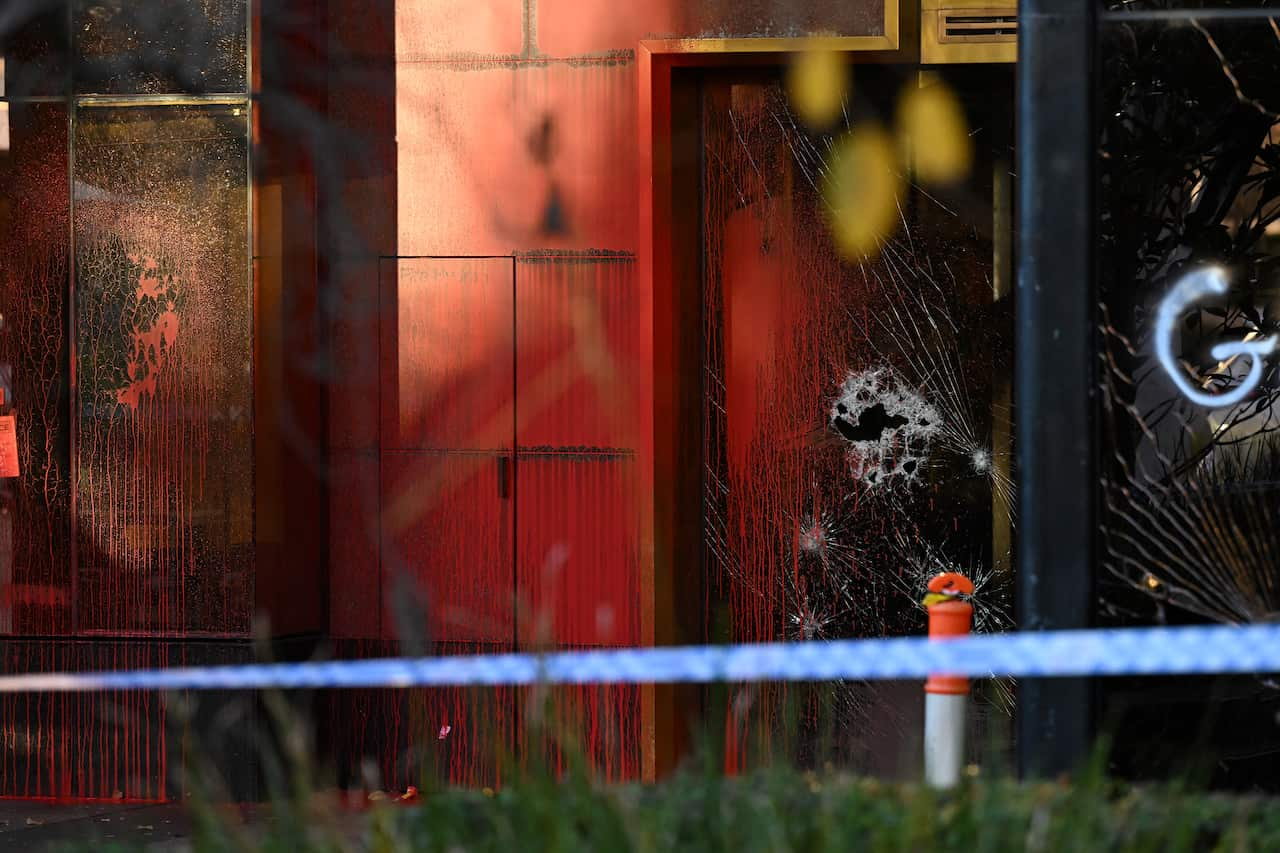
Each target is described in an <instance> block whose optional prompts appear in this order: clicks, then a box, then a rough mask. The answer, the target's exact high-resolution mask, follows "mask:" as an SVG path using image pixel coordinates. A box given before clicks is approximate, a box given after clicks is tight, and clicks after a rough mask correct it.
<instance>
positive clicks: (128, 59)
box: [74, 0, 248, 94]
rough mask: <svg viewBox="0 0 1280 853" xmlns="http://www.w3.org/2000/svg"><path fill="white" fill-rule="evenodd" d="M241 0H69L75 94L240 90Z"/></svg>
mask: <svg viewBox="0 0 1280 853" xmlns="http://www.w3.org/2000/svg"><path fill="white" fill-rule="evenodd" d="M247 14H248V4H247V2H246V0H171V2H165V3H140V2H136V0H76V2H75V9H74V21H75V27H74V32H75V35H76V65H75V77H76V84H75V85H76V91H77V92H83V93H106V94H131V93H144V94H149V93H159V92H243V91H245V90H246V87H247V85H248V82H247V67H248V66H247V61H246V60H247V39H248V36H247V31H248V18H247Z"/></svg>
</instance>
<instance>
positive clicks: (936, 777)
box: [924, 693, 969, 788]
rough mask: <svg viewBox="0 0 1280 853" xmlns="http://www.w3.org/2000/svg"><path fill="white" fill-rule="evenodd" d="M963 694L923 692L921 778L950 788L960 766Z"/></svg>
mask: <svg viewBox="0 0 1280 853" xmlns="http://www.w3.org/2000/svg"><path fill="white" fill-rule="evenodd" d="M968 704H969V697H968V695H966V694H955V693H925V694H924V781H925V783H926V784H927V785H929V786H930V787H933V788H954V787H955V786H956V785H958V784H960V774H961V772H962V771H963V769H964V734H965V719H964V718H965V709H966V706H967V705H968Z"/></svg>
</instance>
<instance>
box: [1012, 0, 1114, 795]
mask: <svg viewBox="0 0 1280 853" xmlns="http://www.w3.org/2000/svg"><path fill="white" fill-rule="evenodd" d="M1020 15H1021V19H1022V20H1021V23H1022V32H1021V35H1020V39H1019V45H1020V48H1019V50H1020V54H1019V64H1018V82H1019V96H1018V145H1019V148H1018V164H1019V168H1018V170H1017V171H1018V174H1019V175H1020V176H1021V185H1020V187H1019V191H1018V206H1019V209H1018V228H1017V233H1018V239H1019V242H1018V254H1019V269H1018V295H1017V310H1018V328H1017V335H1018V340H1017V346H1018V357H1017V369H1016V392H1015V393H1016V399H1015V403H1016V408H1017V412H1018V418H1017V447H1018V470H1019V473H1020V475H1021V479H1020V485H1019V489H1018V506H1019V512H1018V515H1019V517H1020V518H1021V529H1020V530H1019V531H1018V545H1017V549H1018V550H1017V556H1018V559H1017V565H1018V566H1019V567H1020V569H1021V571H1020V573H1019V589H1018V604H1019V613H1018V621H1019V625H1020V627H1021V629H1022V630H1024V631H1043V630H1050V629H1058V628H1083V627H1086V626H1087V625H1088V624H1089V621H1090V614H1091V610H1092V600H1093V597H1092V586H1093V562H1094V559H1093V558H1094V504H1095V498H1096V494H1095V489H1096V485H1097V483H1096V480H1095V477H1094V470H1093V460H1094V454H1093V445H1094V436H1093V429H1094V427H1093V423H1092V418H1091V411H1092V408H1093V388H1094V383H1093V380H1092V376H1093V372H1094V370H1093V368H1094V333H1093V322H1092V318H1093V311H1092V305H1093V284H1092V282H1093V261H1092V258H1093V229H1092V214H1093V210H1092V192H1091V184H1090V180H1089V177H1088V176H1089V175H1090V174H1092V171H1091V168H1092V163H1093V138H1092V128H1091V122H1090V116H1091V114H1092V100H1091V95H1090V92H1091V85H1092V81H1093V73H1092V72H1093V64H1092V63H1093V60H1092V56H1093V50H1092V47H1093V6H1092V4H1089V3H1081V2H1079V0H1024V2H1023V4H1022V7H1021V9H1020ZM1090 715H1091V692H1090V686H1089V684H1088V683H1087V682H1086V681H1083V680H1080V679H1058V680H1042V681H1028V682H1026V683H1024V684H1023V685H1022V686H1021V688H1020V691H1019V697H1018V722H1019V733H1018V761H1019V768H1020V771H1021V772H1022V773H1023V774H1027V775H1041V774H1056V773H1060V772H1062V771H1065V770H1069V769H1072V768H1073V767H1074V766H1075V765H1076V764H1077V762H1078V761H1080V760H1081V759H1082V757H1084V756H1085V755H1086V753H1087V749H1088V746H1089V740H1090V734H1091V718H1090Z"/></svg>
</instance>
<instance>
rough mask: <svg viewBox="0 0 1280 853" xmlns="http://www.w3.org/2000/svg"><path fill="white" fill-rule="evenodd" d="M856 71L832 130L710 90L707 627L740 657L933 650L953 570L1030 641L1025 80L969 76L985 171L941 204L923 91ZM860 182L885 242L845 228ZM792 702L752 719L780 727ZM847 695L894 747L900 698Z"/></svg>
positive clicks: (944, 194) (853, 745)
mask: <svg viewBox="0 0 1280 853" xmlns="http://www.w3.org/2000/svg"><path fill="white" fill-rule="evenodd" d="M857 75H858V77H857V79H858V89H857V93H856V95H854V96H852V97H850V98H847V99H846V103H845V104H844V105H843V109H842V110H841V111H840V117H839V120H838V121H837V122H836V126H835V127H834V128H832V129H830V130H829V131H824V132H814V131H811V130H809V129H807V128H806V127H805V125H804V124H803V122H801V121H799V120H798V119H797V117H796V116H795V115H794V113H793V111H792V108H791V104H790V100H789V99H788V96H787V93H786V91H785V88H784V86H783V85H782V84H781V83H780V82H778V81H773V80H769V81H762V82H758V83H756V82H739V81H737V80H731V79H730V80H719V79H714V78H713V79H711V80H709V81H708V82H707V84H706V85H705V86H704V89H703V95H702V98H703V100H702V105H703V106H702V136H703V161H704V167H703V185H702V195H703V216H704V229H705V230H704V236H703V239H704V245H703V252H704V263H703V341H704V354H703V357H704V364H703V370H704V379H703V387H704V405H703V421H702V430H703V456H704V463H705V470H704V476H703V487H704V529H705V534H704V536H705V539H704V541H705V547H706V553H705V557H704V561H705V572H706V583H707V585H708V593H707V600H708V602H709V603H708V609H709V612H708V615H707V624H708V625H727V626H728V630H727V634H728V638H729V639H732V640H733V641H736V642H757V641H769V640H777V639H783V638H785V639H789V640H798V641H820V640H824V639H834V638H842V637H872V636H886V635H902V634H919V633H921V632H922V631H923V630H924V627H925V614H924V610H923V608H922V606H921V599H922V598H923V596H924V594H925V592H926V584H927V582H928V580H929V579H930V578H931V577H932V576H934V575H936V574H938V573H940V572H942V571H947V570H958V571H962V572H963V573H965V574H966V575H968V576H969V577H970V578H972V579H973V580H974V582H975V587H976V590H975V595H974V606H975V615H976V627H977V630H979V631H1001V630H1007V629H1009V628H1011V627H1012V623H1011V600H1010V590H1011V571H1010V553H1009V551H1010V543H1011V532H1012V525H1013V521H1012V517H1011V507H1012V487H1013V481H1012V473H1011V468H1010V463H1011V443H1010V434H1011V429H1010V384H1009V383H1010V379H1011V376H1012V343H1013V342H1012V296H1011V292H1010V287H1009V278H1008V275H1009V270H1008V267H1007V264H1008V259H1007V254H1005V255H1004V257H1001V254H1002V253H1005V252H1006V250H1007V245H1008V243H1007V240H1008V236H1007V234H1008V221H1007V219H1003V218H1002V217H1007V215H1008V203H1007V194H1008V191H1009V187H1010V185H1011V175H1010V163H1011V155H1012V151H1011V134H1010V132H1009V128H1008V122H1009V114H1008V112H1007V103H1008V102H1007V101H1002V95H1001V94H1000V93H1004V94H1003V97H1008V91H1009V90H1008V85H1009V80H1010V79H1011V78H1005V77H1000V76H999V74H998V73H997V74H994V75H991V74H988V75H987V76H982V75H981V74H975V75H973V76H972V78H969V77H966V76H965V75H964V74H957V75H956V79H955V80H954V81H952V82H953V83H954V85H953V86H951V87H950V89H951V91H953V92H954V93H955V97H957V98H958V99H959V100H960V101H962V102H963V105H964V110H965V111H967V112H968V113H969V117H968V122H969V126H970V127H972V128H974V130H973V132H972V134H973V135H972V139H973V144H974V149H975V152H974V155H973V163H972V167H971V169H970V170H969V172H968V174H967V176H965V177H963V178H961V179H958V180H953V181H950V182H947V183H946V184H945V185H941V186H935V185H932V184H930V185H928V186H926V185H925V184H924V183H923V182H922V181H920V180H918V175H919V170H918V169H917V170H912V169H911V168H910V167H909V166H907V165H905V164H904V160H903V159H899V156H900V155H899V152H898V146H897V143H896V142H894V141H893V140H892V139H891V134H892V133H893V132H894V131H892V130H890V128H891V127H893V126H894V123H895V122H897V125H896V126H897V127H899V128H901V126H902V121H901V119H895V111H896V102H897V100H898V99H899V98H904V99H906V100H908V101H910V100H911V99H912V98H914V97H915V96H916V93H917V91H918V89H919V87H920V86H921V81H920V80H919V78H917V77H916V76H915V75H911V74H899V73H896V72H895V71H892V70H884V69H880V70H877V69H870V68H862V67H860V68H859V69H858V72H857ZM937 85H943V84H942V83H938V84H937ZM900 93H902V94H900ZM984 105H990V106H984ZM996 105H999V106H996ZM1002 109H1003V110H1006V112H1003V113H1002V112H1000V110H1002ZM841 152H845V154H844V156H847V158H848V159H846V160H844V161H843V162H842V161H841V159H840V158H841V156H842V154H841ZM848 152H852V153H851V154H850V153H848ZM881 155H883V156H881ZM904 159H905V158H904ZM841 169H849V170H851V171H852V175H853V182H854V185H855V189H856V191H855V192H852V193H850V197H851V198H857V199H859V202H858V204H862V203H863V202H866V201H867V200H868V199H871V198H873V197H874V196H875V194H876V193H883V194H884V196H885V198H884V199H883V202H884V207H883V209H880V210H873V209H871V208H870V207H860V208H858V209H857V211H856V212H855V214H856V215H857V216H860V217H863V218H864V219H874V220H876V221H875V222H874V223H872V224H873V225H874V228H871V226H870V225H868V224H867V223H866V222H863V221H851V220H846V219H841V218H840V216H836V215H835V214H836V213H837V212H838V211H837V210H836V206H837V204H838V203H839V201H838V199H837V197H836V196H837V195H838V193H837V194H833V191H832V185H833V182H836V181H840V180H845V178H844V177H842V176H840V175H838V174H837V172H839V170H841ZM1002 197H1003V198H1005V199H1006V200H1005V201H1002V202H999V203H997V201H996V199H997V198H1002ZM864 229H869V230H867V233H869V234H874V235H875V239H874V240H873V241H868V242H866V243H865V244H864V243H862V242H860V241H861V238H860V235H861V233H862V231H863V230H864ZM842 240H843V241H845V243H844V245H842ZM851 243H856V244H857V245H858V248H857V249H856V250H851V249H850V245H851ZM998 258H999V259H998ZM788 689H792V688H787V687H786V686H777V685H770V686H762V687H761V688H759V691H758V694H756V693H753V694H752V696H751V698H750V700H749V703H750V704H752V705H753V706H754V708H755V709H756V710H755V711H753V712H752V713H753V714H755V713H757V712H758V714H759V719H760V720H761V721H765V720H769V719H774V720H775V722H776V716H775V715H776V714H778V713H780V712H779V711H778V709H779V708H780V707H782V705H783V704H784V703H785V702H786V701H787V700H786V697H785V694H786V691H787V690H788ZM837 689H838V690H839V691H840V693H839V695H838V698H837V700H836V701H837V703H838V704H839V706H840V709H841V710H840V713H839V717H840V720H841V723H840V724H839V725H838V726H837V730H839V731H843V732H845V733H847V737H846V738H845V740H846V742H845V743H843V744H841V745H840V749H842V750H844V751H845V754H846V755H848V753H849V751H850V750H853V751H856V750H868V749H873V748H874V741H876V740H878V739H882V738H887V740H888V741H889V742H893V741H894V740H895V738H894V737H893V736H892V734H893V732H894V731H895V729H894V726H900V725H904V720H903V713H904V712H903V708H902V703H901V701H900V700H899V701H897V702H896V704H895V703H890V702H889V700H888V699H886V698H885V696H884V695H883V694H884V691H885V690H886V689H887V688H882V687H876V688H872V687H869V686H867V685H855V684H843V685H838V686H837ZM1009 690H1010V687H1009V685H1008V684H1006V683H1004V682H998V681H997V682H994V683H993V684H992V685H991V687H990V689H989V690H988V695H986V696H985V700H984V701H985V703H986V706H987V707H988V708H991V707H998V708H1000V709H1002V710H1007V709H1008V707H1009V702H1010V700H1011V696H1010V693H1009ZM745 695H746V694H745V693H744V696H745ZM743 701H744V702H745V701H747V700H746V699H744V700H743ZM886 703H888V704H886ZM889 704H892V705H893V707H892V708H889ZM768 731H769V724H767V723H762V725H761V726H760V730H759V731H757V732H756V736H757V737H759V738H763V739H764V740H766V741H767V740H768V739H769V735H768ZM750 740H751V739H750V738H744V739H743V741H742V743H746V742H748V741H750ZM745 748H746V747H745V746H744V749H745Z"/></svg>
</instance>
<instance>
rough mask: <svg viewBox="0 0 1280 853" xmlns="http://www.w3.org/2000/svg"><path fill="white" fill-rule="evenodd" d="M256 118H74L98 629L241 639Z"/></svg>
mask: <svg viewBox="0 0 1280 853" xmlns="http://www.w3.org/2000/svg"><path fill="white" fill-rule="evenodd" d="M247 134H248V127H247V119H246V117H245V115H244V113H243V110H241V109H239V108H232V107H159V108H141V107H136V108H127V109H115V108H95V109H82V110H80V112H79V114H78V115H77V119H76V140H75V142H76V153H77V160H76V171H75V188H74V203H75V221H74V226H75V266H76V280H75V298H76V305H75V318H76V330H75V332H76V346H77V355H76V382H77V389H78V401H79V407H78V411H77V413H76V417H77V427H78V428H77V447H76V457H75V464H76V466H77V471H78V479H77V491H76V497H77V517H78V546H79V552H78V553H79V577H80V588H79V595H80V602H79V613H80V621H81V624H82V626H83V627H84V628H86V629H114V630H120V629H128V630H147V631H157V632H168V631H195V632H212V633H242V632H244V631H247V630H248V627H249V618H250V613H249V608H250V606H251V601H252V596H251V590H252V577H251V567H252V565H253V538H252V532H253V524H252V496H253V492H252V480H251V476H252V468H251V465H252V457H253V453H252V418H251V415H252V409H251V404H252V373H251V358H252V345H251V343H252V339H251V336H250V326H251V324H250V307H251V291H250V282H249V254H248V253H249V246H248V240H247V237H248V181H249V175H248V149H247Z"/></svg>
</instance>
